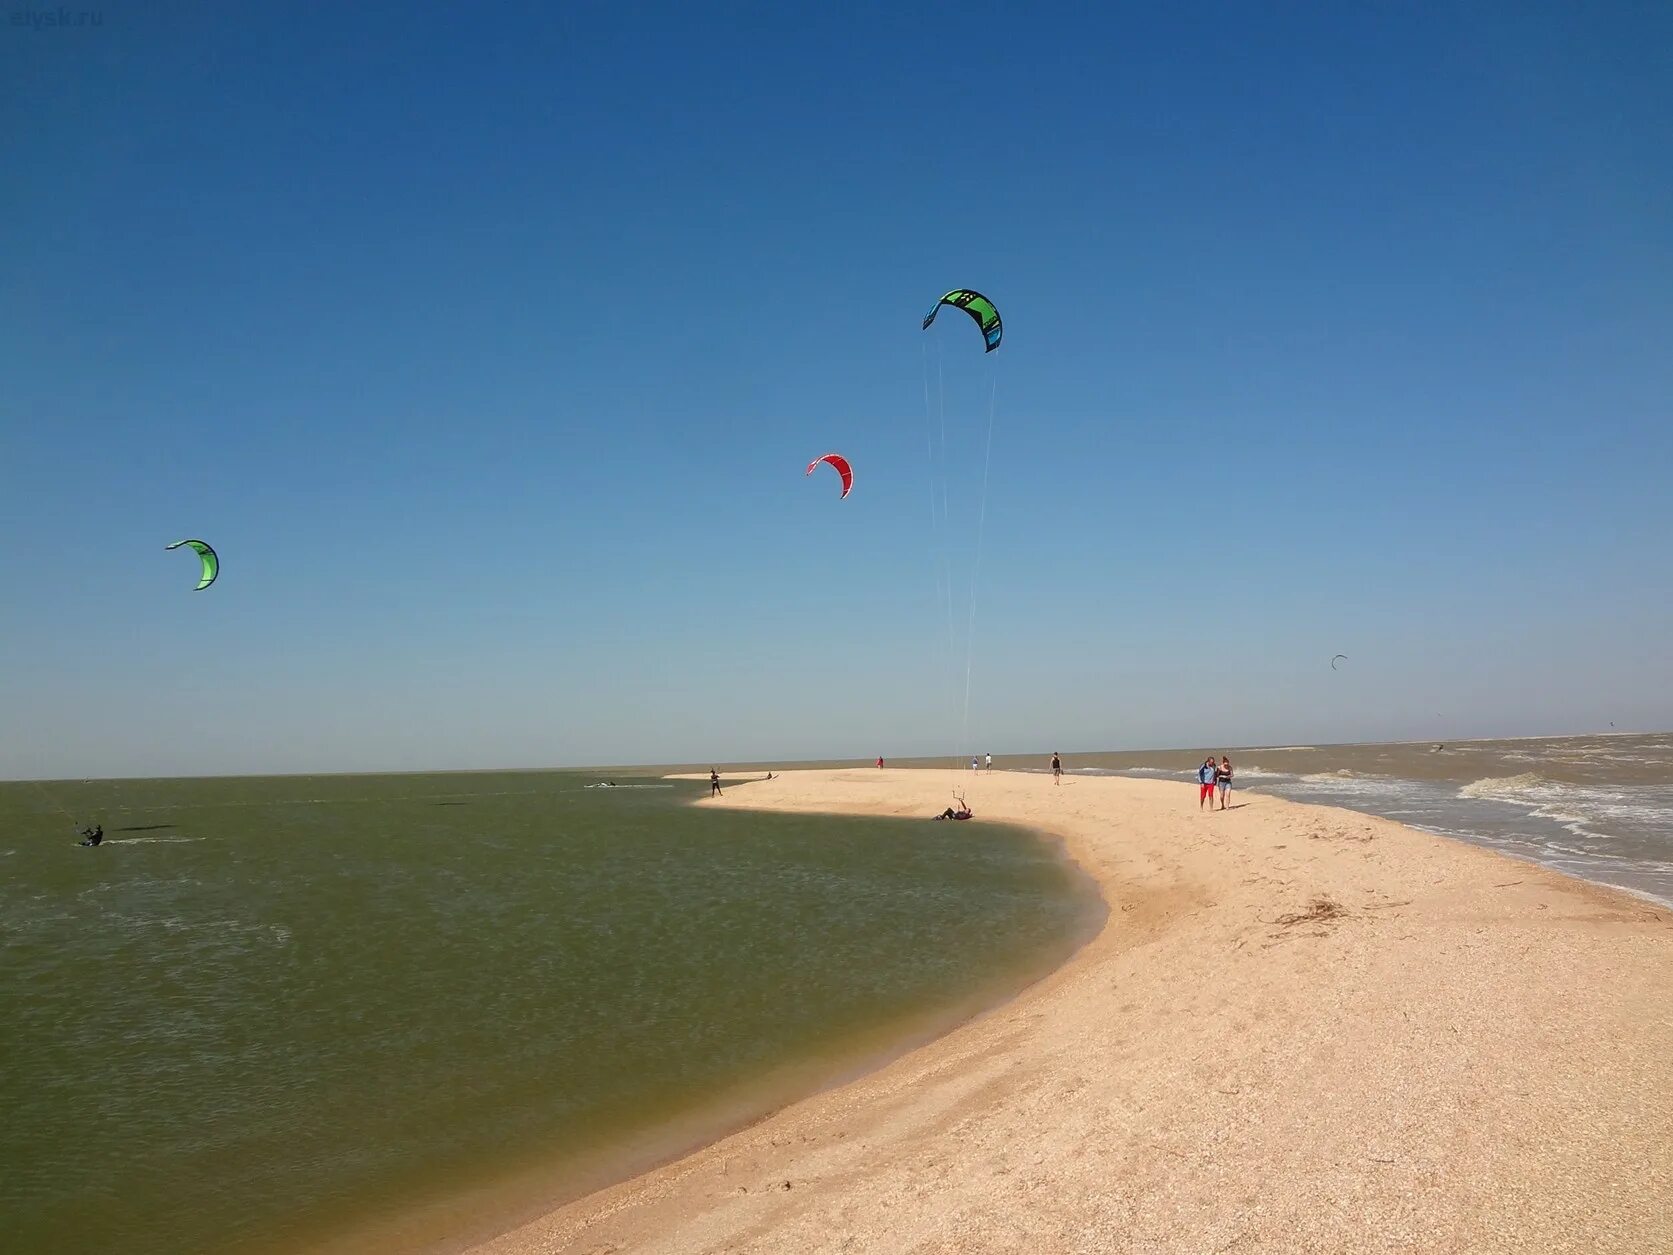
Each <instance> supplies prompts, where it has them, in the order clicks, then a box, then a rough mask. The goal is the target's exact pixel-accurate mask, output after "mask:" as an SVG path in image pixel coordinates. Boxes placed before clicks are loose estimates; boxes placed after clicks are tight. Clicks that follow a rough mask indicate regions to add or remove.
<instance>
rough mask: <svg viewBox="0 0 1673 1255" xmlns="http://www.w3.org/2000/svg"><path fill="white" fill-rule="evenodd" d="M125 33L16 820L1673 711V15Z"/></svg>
mask: <svg viewBox="0 0 1673 1255" xmlns="http://www.w3.org/2000/svg"><path fill="white" fill-rule="evenodd" d="M101 12H102V14H103V16H104V20H103V22H102V24H101V25H99V26H98V27H97V28H86V29H83V28H57V29H31V28H29V27H27V26H20V25H18V24H17V23H15V22H14V23H13V24H12V25H11V26H9V27H6V28H4V29H0V82H4V83H5V85H6V86H5V87H4V88H3V89H0V90H3V91H4V96H0V99H3V100H4V102H5V104H6V106H7V107H8V113H9V114H10V116H11V118H12V120H13V125H11V126H7V127H4V128H0V169H4V170H6V171H7V172H8V174H9V175H10V177H9V178H8V179H7V180H6V184H7V191H8V193H9V195H8V198H7V201H8V208H9V209H10V211H11V212H10V214H9V219H8V220H9V225H10V227H11V239H12V245H13V246H12V247H11V248H9V249H8V250H6V252H5V254H4V255H3V256H0V318H3V319H4V322H5V325H6V326H7V328H8V331H7V334H6V335H5V336H3V337H0V380H4V383H3V384H0V522H3V523H4V539H3V540H0V779H13V778H24V779H28V778H49V779H50V778H95V777H110V776H130V775H161V776H177V775H199V774H290V773H306V772H310V771H320V772H323V771H355V772H359V771H380V770H389V771H402V770H431V769H436V770H440V769H448V768H454V769H486V768H493V767H535V766H554V767H557V766H586V765H597V764H612V765H621V764H628V763H642V764H661V763H688V762H704V761H711V760H712V761H715V762H744V761H758V760H770V761H794V760H819V759H832V758H857V759H861V760H866V759H869V758H872V757H875V756H876V755H877V754H879V753H881V754H885V755H887V756H888V757H890V758H905V757H917V756H928V755H952V754H958V753H964V754H968V753H974V752H986V751H991V752H993V753H994V754H995V755H1000V754H1010V753H1034V752H1044V753H1049V752H1050V751H1051V750H1053V749H1060V750H1063V751H1064V752H1072V751H1073V750H1080V751H1092V750H1095V749H1104V750H1121V749H1148V748H1163V747H1169V746H1180V747H1185V746H1205V745H1206V746H1213V747H1216V748H1218V747H1221V746H1227V747H1232V746H1238V745H1252V744H1268V745H1283V744H1326V743H1340V742H1349V741H1352V742H1366V741H1387V740H1411V741H1423V740H1438V741H1453V740H1462V739H1466V738H1481V737H1498V736H1507V737H1508V736H1526V735H1546V734H1561V733H1567V732H1582V731H1586V732H1597V731H1608V730H1610V725H1611V724H1614V725H1616V728H1615V729H1614V730H1616V731H1619V732H1623V733H1624V732H1627V731H1629V730H1638V731H1646V730H1663V729H1668V728H1673V659H1670V657H1669V654H1668V650H1667V648H1666V642H1667V641H1668V640H1669V639H1673V581H1670V580H1668V579H1667V578H1665V577H1664V576H1663V575H1662V574H1661V573H1660V571H1659V570H1658V559H1659V557H1660V549H1661V548H1662V547H1663V545H1664V543H1665V539H1666V537H1667V536H1668V535H1669V534H1670V533H1673V492H1670V491H1669V489H1668V485H1667V472H1668V468H1669V467H1670V466H1673V402H1670V398H1673V353H1669V352H1668V351H1667V350H1668V345H1669V344H1673V165H1670V163H1669V162H1668V161H1667V160H1666V157H1667V154H1668V153H1669V152H1673V75H1669V74H1668V73H1667V61H1666V49H1667V48H1668V47H1673V9H1667V8H1662V9H1657V8H1653V7H1650V6H1633V5H1626V4H1619V5H1596V6H1587V7H1586V8H1585V9H1584V10H1578V9H1575V8H1573V7H1572V6H1566V5H1558V4H1535V5H1517V6H1487V7H1483V6H1462V5H1458V6H1435V7H1429V8H1425V9H1423V10H1422V11H1417V12H1407V11H1404V10H1392V9H1391V10H1387V11H1370V10H1364V11H1355V12H1344V11H1342V10H1340V9H1339V8H1336V7H1334V6H1325V5H1319V6H1304V7H1302V8H1298V9H1293V10H1285V11H1284V12H1282V13H1277V14H1262V13H1255V12H1253V11H1250V12H1242V11H1239V10H1236V9H1233V8H1230V7H1227V6H1216V5H1184V6H1176V7H1170V8H1169V9H1168V10H1167V11H1165V12H1160V11H1155V10H1153V9H1151V8H1146V7H1128V8H1123V9H1114V8H1111V9H1104V10H1098V11H1094V12H1086V11H1071V10H1069V9H1061V10H1059V9H1056V8H1055V7H1053V6H1046V7H1037V8H1033V9H1030V10H1028V11H1027V12H1021V11H1016V10H1003V9H1000V8H997V7H993V8H988V7H974V8H971V7H967V8H962V9H960V10H959V11H958V12H957V13H956V14H955V13H950V12H940V11H936V12H928V11H926V12H924V13H901V12H897V11H888V10H884V9H880V8H869V7H865V6H861V7H858V8H854V7H849V8H846V9H843V10H840V11H830V12H813V11H802V10H781V9H775V8H770V7H762V8H759V9H755V8H751V7H748V6H744V7H738V8H735V9H731V10H705V11H696V10H691V9H689V8H683V7H679V6H672V5H647V6H639V7H635V8H632V9H620V8H611V7H603V6H591V5H585V4H581V5H573V6H564V7H563V8H562V9H561V10H560V9H558V8H556V7H548V6H543V5H536V4H523V3H512V4H507V5H504V6H500V7H498V8H496V9H494V10H493V11H492V12H491V13H489V12H482V13H472V14H470V15H468V16H463V17H462V16H461V15H460V13H459V12H458V11H456V10H451V9H442V8H438V7H430V6H423V5H420V6H410V5H401V6H396V5H389V4H378V3H374V4H368V5H364V6H356V7H355V8H353V9H351V10H342V11H334V12H333V13H332V14H331V15H330V17H329V19H328V20H324V19H322V20H318V21H298V20H297V19H296V17H295V15H294V14H290V13H285V12H279V11H270V12H263V11H249V12H239V13H237V14H232V13H229V12H228V11H226V10H223V9H219V8H216V7H214V6H209V5H204V4H197V3H168V4H159V5H156V6H145V7H140V6H127V5H111V6H106V7H105V8H103V9H102V10H101ZM966 286H967V287H972V288H975V289H978V290H980V291H982V292H984V293H986V294H987V295H988V296H990V297H992V298H993V300H994V301H995V302H996V303H997V305H998V307H999V309H1000V311H1001V313H1002V314H1003V316H1004V319H1005V341H1004V345H1003V347H1002V348H1001V349H1000V350H999V352H998V353H996V354H994V355H992V356H991V357H984V355H983V354H982V353H981V344H980V336H979V335H978V334H977V332H976V331H975V329H974V328H973V326H972V325H971V324H970V322H969V320H968V319H967V318H965V317H964V316H963V315H962V314H960V313H959V312H958V311H956V310H950V311H944V312H943V314H942V316H941V317H940V318H939V319H938V320H937V322H936V324H935V326H934V327H933V328H931V330H930V331H928V332H924V331H922V330H920V326H919V324H920V320H921V319H922V317H923V314H924V312H925V311H926V310H927V309H928V308H929V306H930V304H931V302H932V301H933V300H934V299H935V297H936V296H938V295H939V294H940V293H942V292H944V291H946V290H948V289H950V288H956V287H966ZM990 383H991V384H993V386H994V387H995V389H996V390H995V391H994V393H993V394H992V395H993V397H994V398H995V402H994V424H993V434H992V464H991V476H989V477H987V488H986V492H985V495H984V494H983V492H982V489H981V485H982V482H983V479H984V476H985V475H986V470H985V467H986V463H985V453H986V446H985V444H984V441H985V438H986V434H987V427H986V422H987V408H986V407H987V404H988V396H989V394H988V392H987V388H988V387H989V385H990ZM942 389H944V390H945V406H944V407H942V406H940V405H938V404H937V401H936V398H939V397H940V395H941V390H942ZM942 423H944V424H945V434H946V441H947V443H946V448H945V450H943V451H942V452H941V454H940V455H938V456H939V460H937V459H935V458H931V457H930V456H927V454H926V448H928V449H936V448H938V446H937V439H938V435H939V429H940V425H941V424H942ZM828 450H837V451H840V452H842V453H844V454H846V455H847V456H848V457H850V458H851V459H852V460H853V462H854V465H855V487H854V491H853V494H852V495H851V496H850V497H848V498H847V499H846V500H842V501H839V500H838V499H837V493H838V490H837V488H836V486H835V484H834V476H833V475H830V473H829V471H828V468H827V469H825V470H823V471H822V472H821V473H820V474H816V475H814V476H813V477H811V478H809V477H806V476H804V474H803V472H804V469H805V467H806V465H807V463H808V462H809V461H810V460H811V459H812V458H814V457H816V456H818V455H819V454H821V453H824V452H826V451H828ZM932 464H933V465H932ZM936 467H939V468H940V471H941V472H945V480H944V481H938V479H937V478H936V475H937V471H936ZM939 482H944V483H945V485H946V486H947V488H948V490H949V496H948V499H947V501H946V503H945V518H944V522H943V516H942V514H941V513H939V507H938V505H937V503H936V498H935V496H934V492H935V491H936V486H937V484H938V483H939ZM978 532H979V534H980V537H981V539H980V543H978V541H977V536H978ZM185 537H201V538H203V539H205V540H207V541H209V542H210V543H212V544H214V545H215V546H216V548H217V549H218V550H219V552H220V555H221V559H222V574H221V577H220V579H219V580H218V581H217V583H216V584H215V585H214V587H212V588H210V589H209V590H207V591H205V592H202V593H197V592H193V591H192V585H193V583H194V582H195V576H196V564H195V560H193V559H191V558H190V556H189V555H188V554H187V553H186V552H184V551H176V552H173V553H166V552H164V548H163V547H164V545H166V544H168V543H169V542H171V541H175V540H179V539H182V538H185ZM949 572H950V573H951V575H952V577H953V592H952V596H953V601H954V604H953V606H952V607H951V609H952V610H953V611H955V612H956V613H949V612H948V611H949V607H948V605H947V603H946V601H945V600H944V598H945V597H946V596H947V592H946V589H945V588H944V583H945V581H946V578H947V575H948V573H949ZM971 587H974V588H975V590H976V594H975V607H974V613H973V615H971V616H970V618H969V622H972V623H973V624H974V634H973V647H972V648H971V650H970V651H969V656H968V661H969V675H970V702H969V714H968V726H966V724H965V716H964V710H963V691H964V683H965V672H966V662H967V655H966V649H965V646H964V643H963V633H964V631H965V626H966V622H967V620H966V610H967V609H968V607H967V605H966V604H965V603H964V602H961V601H960V600H959V598H965V597H968V595H969V594H968V590H969V589H970V588H971ZM949 620H952V621H953V622H952V623H951V625H950V624H949ZM949 638H952V639H951V643H949ZM1336 653H1343V654H1346V655H1348V657H1349V662H1347V663H1345V664H1343V666H1342V669H1341V670H1340V671H1337V672H1333V671H1331V670H1330V668H1329V660H1330V658H1331V656H1332V655H1333V654H1336Z"/></svg>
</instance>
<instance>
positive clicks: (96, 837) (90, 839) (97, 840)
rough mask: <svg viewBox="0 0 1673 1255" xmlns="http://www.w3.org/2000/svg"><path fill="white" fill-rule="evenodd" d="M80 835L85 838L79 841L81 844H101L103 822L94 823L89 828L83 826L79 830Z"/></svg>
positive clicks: (103, 832) (102, 839) (103, 833)
mask: <svg viewBox="0 0 1673 1255" xmlns="http://www.w3.org/2000/svg"><path fill="white" fill-rule="evenodd" d="M81 835H82V836H83V837H85V838H87V839H86V840H85V841H83V842H81V844H82V845H101V844H103V842H104V839H105V826H104V825H103V824H94V825H93V826H92V827H91V828H83V829H82V830H81Z"/></svg>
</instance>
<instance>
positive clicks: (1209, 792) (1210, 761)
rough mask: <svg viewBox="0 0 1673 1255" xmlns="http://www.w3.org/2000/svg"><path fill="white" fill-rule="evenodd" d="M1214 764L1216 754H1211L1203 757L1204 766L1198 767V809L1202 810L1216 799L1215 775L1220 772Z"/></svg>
mask: <svg viewBox="0 0 1673 1255" xmlns="http://www.w3.org/2000/svg"><path fill="white" fill-rule="evenodd" d="M1219 770H1220V769H1219V768H1218V767H1216V766H1215V765H1214V756H1213V755H1212V754H1210V755H1209V756H1208V757H1207V758H1205V759H1203V761H1202V766H1201V767H1198V768H1197V809H1198V810H1201V809H1202V808H1203V807H1204V806H1207V805H1208V804H1209V803H1210V802H1212V801H1213V800H1214V777H1215V776H1216V775H1217V774H1218V773H1219Z"/></svg>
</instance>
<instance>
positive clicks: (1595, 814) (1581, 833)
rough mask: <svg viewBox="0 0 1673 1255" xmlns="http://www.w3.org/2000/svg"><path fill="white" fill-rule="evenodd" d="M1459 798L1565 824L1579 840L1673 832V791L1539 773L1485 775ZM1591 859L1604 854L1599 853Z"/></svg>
mask: <svg viewBox="0 0 1673 1255" xmlns="http://www.w3.org/2000/svg"><path fill="white" fill-rule="evenodd" d="M1458 796H1459V797H1465V798H1475V799H1477V800H1479V801H1487V802H1502V803H1505V804H1507V805H1511V806H1518V807H1522V808H1523V809H1525V810H1526V811H1527V812H1528V813H1529V814H1530V815H1532V816H1534V817H1535V818H1538V819H1549V820H1551V821H1552V822H1553V823H1557V824H1560V825H1562V826H1563V827H1564V828H1566V829H1568V830H1569V832H1571V833H1573V834H1574V835H1575V836H1577V837H1581V838H1583V839H1585V840H1589V841H1595V842H1608V841H1613V840H1615V839H1617V838H1619V837H1621V836H1622V835H1626V834H1632V833H1651V832H1659V833H1666V832H1668V831H1669V830H1673V787H1669V786H1666V785H1632V786H1623V787H1620V788H1600V787H1597V786H1591V785H1578V784H1564V783H1562V782H1561V781H1557V780H1550V779H1547V778H1546V777H1544V776H1542V775H1540V774H1539V773H1538V772H1533V771H1527V772H1523V773H1522V774H1520V775H1515V776H1486V777H1483V778H1482V779H1480V780H1472V781H1471V782H1470V783H1469V784H1466V785H1464V786H1463V787H1462V788H1460V789H1459V790H1458ZM1587 853H1589V854H1594V855H1596V854H1602V853H1604V851H1602V850H1598V849H1596V848H1594V849H1591V850H1588V851H1587Z"/></svg>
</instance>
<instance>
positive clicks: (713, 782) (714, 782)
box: [709, 767, 725, 797]
mask: <svg viewBox="0 0 1673 1255" xmlns="http://www.w3.org/2000/svg"><path fill="white" fill-rule="evenodd" d="M709 796H710V797H716V796H720V797H724V796H725V794H723V793H721V791H720V773H719V772H718V771H716V770H715V769H714V768H713V767H710V768H709Z"/></svg>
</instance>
